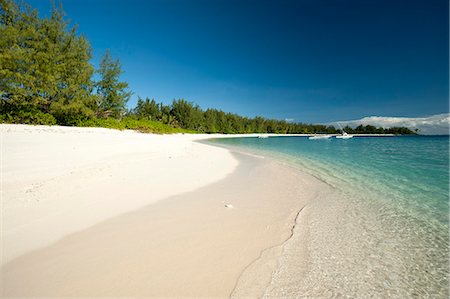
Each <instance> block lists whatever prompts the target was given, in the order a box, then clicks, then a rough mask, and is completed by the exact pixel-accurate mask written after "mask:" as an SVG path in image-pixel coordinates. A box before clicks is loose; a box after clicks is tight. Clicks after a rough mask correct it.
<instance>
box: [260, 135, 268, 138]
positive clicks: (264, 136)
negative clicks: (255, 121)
mask: <svg viewBox="0 0 450 299" xmlns="http://www.w3.org/2000/svg"><path fill="white" fill-rule="evenodd" d="M258 138H269V136H267V135H259V136H258Z"/></svg>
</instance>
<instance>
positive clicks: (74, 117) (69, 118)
mask: <svg viewBox="0 0 450 299" xmlns="http://www.w3.org/2000/svg"><path fill="white" fill-rule="evenodd" d="M50 112H51V114H52V115H53V116H54V117H55V118H56V121H57V122H58V124H59V125H66V126H77V125H78V124H79V123H81V122H84V121H87V120H89V119H91V118H93V117H94V112H93V111H92V110H91V109H89V108H88V107H86V106H85V105H84V104H82V103H79V102H73V103H70V104H66V105H65V104H62V103H59V102H53V103H52V104H51V105H50Z"/></svg>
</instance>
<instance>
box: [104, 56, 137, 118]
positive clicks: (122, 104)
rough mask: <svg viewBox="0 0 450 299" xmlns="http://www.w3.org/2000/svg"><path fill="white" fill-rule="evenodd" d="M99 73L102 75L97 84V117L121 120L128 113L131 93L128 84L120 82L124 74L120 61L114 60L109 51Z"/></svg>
mask: <svg viewBox="0 0 450 299" xmlns="http://www.w3.org/2000/svg"><path fill="white" fill-rule="evenodd" d="M97 73H98V74H99V75H100V80H99V81H98V82H97V83H96V89H97V96H96V103H97V110H96V115H97V116H98V117H108V116H111V117H115V118H121V117H122V115H123V114H124V112H125V111H126V103H127V102H128V100H129V98H130V96H131V92H129V91H127V89H128V83H126V82H121V81H119V77H120V75H121V74H122V73H123V72H122V68H121V65H120V61H119V60H118V59H116V60H113V58H112V57H111V54H110V53H109V50H107V51H106V53H105V56H103V58H102V61H101V62H100V68H99V69H98V71H97Z"/></svg>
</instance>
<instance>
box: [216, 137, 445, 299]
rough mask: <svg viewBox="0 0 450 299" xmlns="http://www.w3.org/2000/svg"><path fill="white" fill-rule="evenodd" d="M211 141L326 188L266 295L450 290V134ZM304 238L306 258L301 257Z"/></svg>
mask: <svg viewBox="0 0 450 299" xmlns="http://www.w3.org/2000/svg"><path fill="white" fill-rule="evenodd" d="M211 142H213V143H216V144H220V145H223V146H226V147H231V148H236V149H240V150H244V151H250V152H253V153H256V154H259V155H263V156H267V157H271V158H274V159H277V160H279V161H281V162H283V163H287V164H289V165H290V166H292V167H295V168H298V169H299V170H301V171H304V172H307V173H309V174H310V175H312V176H314V177H315V178H317V179H319V180H321V181H323V182H324V183H325V184H326V185H327V186H328V187H327V188H326V189H327V190H324V192H323V195H322V196H321V197H320V198H317V199H315V200H314V201H311V203H309V204H308V213H309V214H308V225H306V226H307V227H305V228H303V229H306V230H307V234H306V236H307V237H304V238H295V237H294V238H292V240H290V242H289V243H287V244H286V245H285V248H283V254H282V255H281V256H280V257H279V259H278V268H277V270H276V271H275V272H274V273H273V275H272V281H271V283H270V285H268V286H267V287H266V289H265V295H264V296H265V297H274V296H275V297H280V296H284V297H300V296H305V297H337V296H350V297H360V298H365V297H387V296H389V297H397V298H406V297H421V298H423V297H429V298H448V297H449V137H448V136H399V137H355V138H352V139H348V140H342V139H335V138H332V139H329V140H309V139H308V138H306V137H271V138H265V139H259V138H229V139H215V140H212V141H211ZM305 242H306V244H307V249H308V250H307V252H308V254H307V262H306V266H305V264H304V263H303V264H299V263H300V261H298V260H296V259H300V255H299V254H297V251H299V248H300V246H304V245H305ZM301 258H302V259H305V255H304V254H303V255H302V256H301ZM303 262H304V261H303Z"/></svg>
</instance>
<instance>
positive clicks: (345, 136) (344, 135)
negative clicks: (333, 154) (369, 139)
mask: <svg viewBox="0 0 450 299" xmlns="http://www.w3.org/2000/svg"><path fill="white" fill-rule="evenodd" d="M337 124H338V125H339V128H341V131H342V135H336V138H337V139H350V138H353V135H350V134H348V133H347V132H345V131H344V129H343V128H342V126H341V124H340V123H337Z"/></svg>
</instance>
